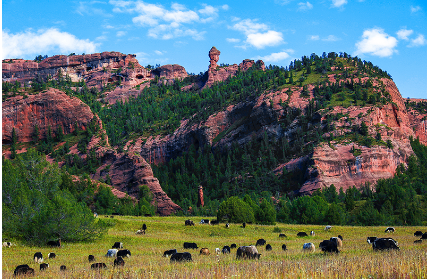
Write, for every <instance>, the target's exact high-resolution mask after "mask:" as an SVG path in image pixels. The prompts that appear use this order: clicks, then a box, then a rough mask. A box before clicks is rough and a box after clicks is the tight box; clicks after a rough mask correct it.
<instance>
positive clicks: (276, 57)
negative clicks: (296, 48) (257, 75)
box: [254, 50, 293, 63]
mask: <svg viewBox="0 0 427 279" xmlns="http://www.w3.org/2000/svg"><path fill="white" fill-rule="evenodd" d="M289 52H291V53H292V52H293V51H292V50H287V51H282V52H276V53H272V54H270V55H266V56H257V57H255V58H254V60H262V61H264V62H270V63H272V62H273V63H275V62H279V61H282V60H285V59H288V58H289V57H290V55H289Z"/></svg>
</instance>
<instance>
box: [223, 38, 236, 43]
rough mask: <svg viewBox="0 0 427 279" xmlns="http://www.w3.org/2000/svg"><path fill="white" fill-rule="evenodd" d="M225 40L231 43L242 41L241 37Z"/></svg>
mask: <svg viewBox="0 0 427 279" xmlns="http://www.w3.org/2000/svg"><path fill="white" fill-rule="evenodd" d="M225 40H226V41H227V42H229V43H239V42H240V39H236V38H226V39H225Z"/></svg>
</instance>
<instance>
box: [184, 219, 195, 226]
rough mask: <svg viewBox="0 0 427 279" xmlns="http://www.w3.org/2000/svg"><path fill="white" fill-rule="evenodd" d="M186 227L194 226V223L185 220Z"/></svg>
mask: <svg viewBox="0 0 427 279" xmlns="http://www.w3.org/2000/svg"><path fill="white" fill-rule="evenodd" d="M185 225H186V226H194V222H193V221H191V220H185Z"/></svg>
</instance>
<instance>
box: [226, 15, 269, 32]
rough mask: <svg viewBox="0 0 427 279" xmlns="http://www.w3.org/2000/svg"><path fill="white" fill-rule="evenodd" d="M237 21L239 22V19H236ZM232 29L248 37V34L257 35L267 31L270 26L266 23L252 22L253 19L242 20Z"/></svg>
mask: <svg viewBox="0 0 427 279" xmlns="http://www.w3.org/2000/svg"><path fill="white" fill-rule="evenodd" d="M235 20H239V19H237V18H236V19H235ZM231 29H233V30H236V31H240V32H242V33H244V34H246V35H248V34H253V33H257V32H259V31H265V30H267V29H268V26H267V25H266V24H264V23H257V22H254V21H252V20H251V19H244V20H241V21H240V22H238V23H236V24H234V25H233V26H232V27H231Z"/></svg>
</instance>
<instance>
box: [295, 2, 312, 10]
mask: <svg viewBox="0 0 427 279" xmlns="http://www.w3.org/2000/svg"><path fill="white" fill-rule="evenodd" d="M311 9H313V5H312V4H310V2H308V1H307V2H306V3H304V2H300V3H298V11H307V10H311Z"/></svg>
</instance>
